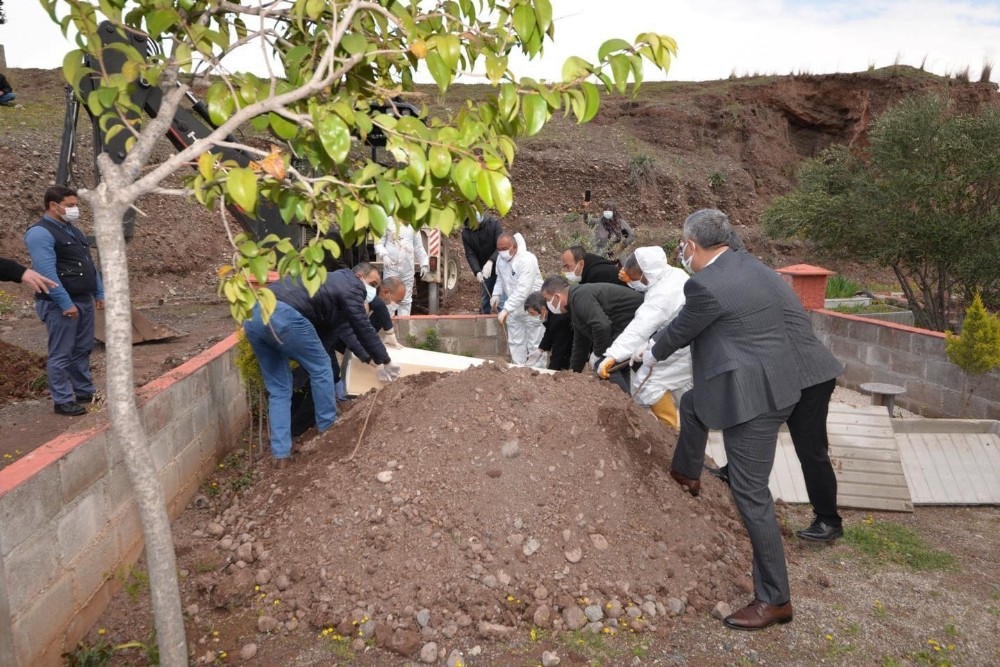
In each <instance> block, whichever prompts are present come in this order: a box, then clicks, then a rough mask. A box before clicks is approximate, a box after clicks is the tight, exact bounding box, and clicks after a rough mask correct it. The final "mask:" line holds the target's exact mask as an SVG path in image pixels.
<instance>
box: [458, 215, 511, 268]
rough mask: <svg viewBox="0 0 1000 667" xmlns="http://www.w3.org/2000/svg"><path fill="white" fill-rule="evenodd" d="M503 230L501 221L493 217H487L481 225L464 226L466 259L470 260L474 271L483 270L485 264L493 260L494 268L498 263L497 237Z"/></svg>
mask: <svg viewBox="0 0 1000 667" xmlns="http://www.w3.org/2000/svg"><path fill="white" fill-rule="evenodd" d="M502 233H503V230H502V229H500V223H499V222H497V221H496V220H494V219H492V218H486V219H484V220H483V221H482V222H481V223H479V226H478V227H477V228H475V229H472V228H470V227H468V226H466V227H462V245H463V246H464V247H465V259H466V260H468V262H469V268H470V269H472V272H473V273H479V272H480V271H482V270H483V264H485V263H486V262H490V261H491V262H493V266H494V268H496V263H497V239H498V238H500V234H502Z"/></svg>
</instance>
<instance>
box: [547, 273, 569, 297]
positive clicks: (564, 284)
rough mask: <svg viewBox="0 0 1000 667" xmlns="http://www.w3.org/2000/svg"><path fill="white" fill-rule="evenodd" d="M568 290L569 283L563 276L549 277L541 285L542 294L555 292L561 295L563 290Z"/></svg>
mask: <svg viewBox="0 0 1000 667" xmlns="http://www.w3.org/2000/svg"><path fill="white" fill-rule="evenodd" d="M568 289H569V281H568V280H566V278H565V276H549V277H548V278H546V279H545V281H544V282H543V283H542V294H543V295H544V294H555V293H556V292H558V293H560V294H561V293H562V292H563V291H564V290H568Z"/></svg>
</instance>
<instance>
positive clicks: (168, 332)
mask: <svg viewBox="0 0 1000 667" xmlns="http://www.w3.org/2000/svg"><path fill="white" fill-rule="evenodd" d="M186 335H187V334H186V333H181V332H179V331H175V330H174V329H171V328H170V327H168V326H166V325H164V324H156V323H155V322H153V321H152V320H150V319H149V318H148V317H146V316H145V315H143V314H142V313H140V312H139V311H138V310H136V309H135V308H134V307H133V308H132V344H133V345H138V344H139V343H148V342H149V341H153V340H166V339H168V338H178V337H180V336H186ZM94 338H96V339H97V340H99V341H101V342H102V343H103V342H105V337H104V311H103V310H95V311H94Z"/></svg>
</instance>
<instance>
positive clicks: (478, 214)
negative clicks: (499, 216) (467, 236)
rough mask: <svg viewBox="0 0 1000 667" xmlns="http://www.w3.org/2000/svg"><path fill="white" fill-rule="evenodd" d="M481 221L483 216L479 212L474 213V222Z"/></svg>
mask: <svg viewBox="0 0 1000 667" xmlns="http://www.w3.org/2000/svg"><path fill="white" fill-rule="evenodd" d="M482 221H483V214H482V213H480V212H479V211H476V222H482Z"/></svg>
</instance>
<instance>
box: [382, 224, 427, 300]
mask: <svg viewBox="0 0 1000 667" xmlns="http://www.w3.org/2000/svg"><path fill="white" fill-rule="evenodd" d="M375 256H376V257H377V258H378V260H379V261H380V262H382V279H383V280H385V279H386V278H389V277H390V276H396V277H398V278H399V279H400V280H402V281H403V284H404V285H406V295H405V296H404V297H403V300H402V301H400V302H399V304H398V305H395V306H389V312H390V313H392V315H403V316H406V315H409V314H410V309H411V307H412V305H413V283H414V273H415V272H416V270H415V268H414V267H415V265H417V264H419V265H420V275H421V277H423V276H424V275H425V274H426V273H427V272H428V271H430V259H429V258H428V257H427V251H426V250H424V243H423V241H422V240H421V238H420V232H418V231H416V230H414V229H413V227H410V226H409V225H404V224H397V223H396V221H395V220H393V219H392V218H391V217H390V218H389V225H388V227H386V230H385V234H383V235H382V238H380V239H379V240H378V242H377V243H376V244H375Z"/></svg>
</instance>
